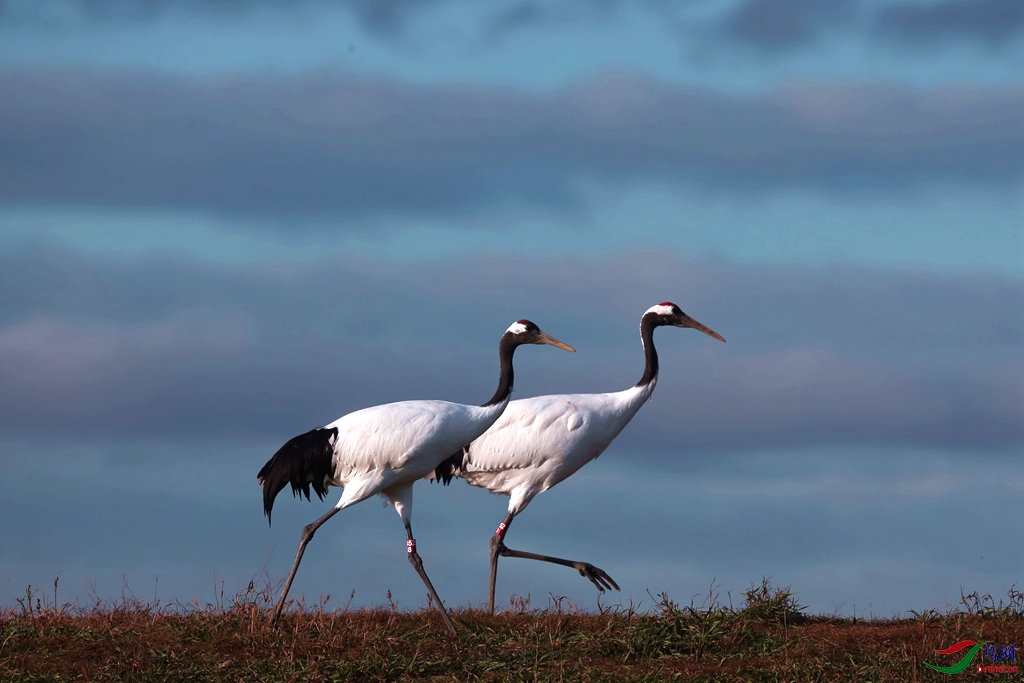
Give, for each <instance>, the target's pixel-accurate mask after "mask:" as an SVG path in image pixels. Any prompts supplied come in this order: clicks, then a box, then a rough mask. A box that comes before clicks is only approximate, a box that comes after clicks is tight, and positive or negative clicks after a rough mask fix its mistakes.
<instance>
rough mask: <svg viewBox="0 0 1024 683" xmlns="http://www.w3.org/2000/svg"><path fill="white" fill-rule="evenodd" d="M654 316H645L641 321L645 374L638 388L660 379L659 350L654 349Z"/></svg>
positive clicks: (638, 383)
mask: <svg viewBox="0 0 1024 683" xmlns="http://www.w3.org/2000/svg"><path fill="white" fill-rule="evenodd" d="M655 327H657V325H656V324H655V318H654V316H646V315H645V316H644V317H643V318H642V319H641V320H640V341H641V342H643V345H644V357H645V361H646V362H645V363H644V374H643V376H642V377H641V378H640V381H639V382H637V383H636V386H638V387H643V386H647V385H648V384H650V383H651V382H653V381H654V380H656V379H657V378H658V350H657V349H656V348H654V328H655Z"/></svg>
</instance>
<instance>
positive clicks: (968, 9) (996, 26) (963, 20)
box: [874, 0, 1024, 47]
mask: <svg viewBox="0 0 1024 683" xmlns="http://www.w3.org/2000/svg"><path fill="white" fill-rule="evenodd" d="M874 25H875V29H876V30H877V31H878V32H879V34H880V35H882V36H883V37H885V38H887V39H889V40H896V41H901V42H909V43H911V44H913V45H915V46H916V45H921V44H925V45H934V44H935V43H936V41H942V40H956V39H966V40H972V41H974V42H976V43H980V44H983V45H984V44H987V45H990V46H993V47H998V46H1002V45H1005V44H1006V43H1007V42H1008V41H1009V40H1010V39H1011V38H1013V37H1014V36H1017V35H1020V34H1021V32H1022V31H1024V5H1022V4H1021V3H1019V2H1016V0H944V1H942V2H935V3H924V4H921V3H903V4H895V5H892V6H889V7H885V8H883V9H882V10H880V11H879V13H878V15H877V16H876V17H875V21H874Z"/></svg>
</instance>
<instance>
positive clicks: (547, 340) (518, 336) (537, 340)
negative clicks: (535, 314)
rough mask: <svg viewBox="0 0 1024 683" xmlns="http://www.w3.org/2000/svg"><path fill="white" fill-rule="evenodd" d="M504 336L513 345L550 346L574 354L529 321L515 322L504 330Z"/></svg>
mask: <svg viewBox="0 0 1024 683" xmlns="http://www.w3.org/2000/svg"><path fill="white" fill-rule="evenodd" d="M505 336H506V337H508V338H510V340H511V341H512V343H513V344H515V345H517V346H518V345H519V344H550V345H551V346H554V347H557V348H559V349H564V350H565V351H572V352H575V351H576V349H574V348H573V347H571V346H569V345H568V344H566V343H565V342H563V341H559V340H557V339H555V338H554V337H552V336H551V335H550V334H547V333H546V332H542V331H541V329H540V328H539V327H537V325H536V324H535V323H532V322H530V321H529V320H517V321H515V322H514V323H512V324H511V325H509V326H508V329H507V330H505Z"/></svg>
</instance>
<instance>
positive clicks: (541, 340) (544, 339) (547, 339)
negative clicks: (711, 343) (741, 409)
mask: <svg viewBox="0 0 1024 683" xmlns="http://www.w3.org/2000/svg"><path fill="white" fill-rule="evenodd" d="M537 339H538V341H537V343H538V344H551V345H552V346H557V347H558V348H560V349H565V350H566V351H572V352H573V353H576V349H574V348H572V347H571V346H569V345H568V344H566V343H565V342H563V341H558V340H557V339H555V338H554V337H552V336H551V335H550V334H547V333H546V332H541V333H540V336H539V337H538V338H537ZM723 341H724V340H723Z"/></svg>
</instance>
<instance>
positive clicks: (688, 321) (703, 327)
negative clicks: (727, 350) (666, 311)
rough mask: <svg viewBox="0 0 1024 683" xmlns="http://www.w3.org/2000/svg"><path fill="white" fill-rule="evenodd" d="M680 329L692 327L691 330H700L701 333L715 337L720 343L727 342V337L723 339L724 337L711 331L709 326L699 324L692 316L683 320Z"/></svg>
mask: <svg viewBox="0 0 1024 683" xmlns="http://www.w3.org/2000/svg"><path fill="white" fill-rule="evenodd" d="M679 327H691V328H693V329H695V330H699V331H700V332H703V333H704V334H706V335H708V336H709V337H714V338H715V339H717V340H718V341H720V342H724V341H725V337H723V336H722V335H720V334H718V333H717V332H715V331H714V330H713V329H711V328H710V327H708V326H707V325H702V324H700V323H699V322H697V321H696V320H694V319H693V318H691V317H690V316H686V319H685V320H683V323H682V324H681V325H680V326H679Z"/></svg>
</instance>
